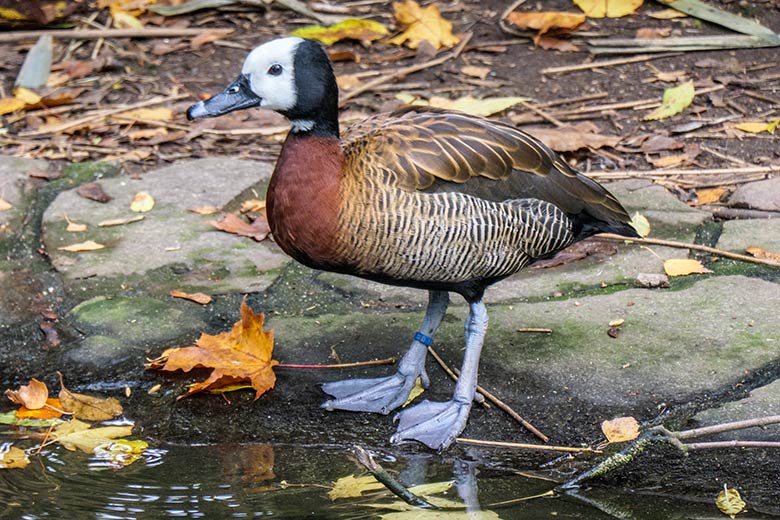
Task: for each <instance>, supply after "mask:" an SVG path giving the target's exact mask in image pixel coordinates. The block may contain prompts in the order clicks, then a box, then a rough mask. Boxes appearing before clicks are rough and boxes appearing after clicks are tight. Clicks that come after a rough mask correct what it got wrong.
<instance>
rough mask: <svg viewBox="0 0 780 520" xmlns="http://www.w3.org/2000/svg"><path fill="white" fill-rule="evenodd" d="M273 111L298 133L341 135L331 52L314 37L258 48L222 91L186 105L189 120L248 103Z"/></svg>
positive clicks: (235, 108)
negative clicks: (329, 53) (328, 53)
mask: <svg viewBox="0 0 780 520" xmlns="http://www.w3.org/2000/svg"><path fill="white" fill-rule="evenodd" d="M252 107H258V108H264V109H267V110H274V111H276V112H279V113H280V114H282V115H283V116H285V117H287V118H288V119H289V120H290V121H291V122H292V127H293V128H292V131H293V132H313V133H318V134H332V135H336V136H338V87H337V86H336V78H335V76H334V75H333V68H332V67H331V64H330V60H329V59H328V55H327V54H326V53H325V50H324V49H323V48H322V46H321V45H320V44H319V43H317V42H316V41H314V40H306V39H304V38H294V37H290V38H280V39H278V40H271V41H270V42H267V43H264V44H262V45H260V46H259V47H256V48H255V49H254V50H252V52H250V53H249V55H248V56H247V57H246V59H245V60H244V66H243V68H242V69H241V74H239V76H238V78H236V80H235V81H233V83H231V84H230V85H228V86H227V88H225V90H223V91H222V92H220V93H218V94H216V95H214V96H212V97H211V98H209V99H207V100H206V101H200V102H198V103H196V104H194V105H192V106H191V107H190V108H189V109H187V119H190V120H192V119H200V118H204V117H216V116H221V115H223V114H227V113H228V112H233V111H235V110H242V109H244V108H252Z"/></svg>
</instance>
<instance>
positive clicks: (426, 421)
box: [390, 299, 488, 450]
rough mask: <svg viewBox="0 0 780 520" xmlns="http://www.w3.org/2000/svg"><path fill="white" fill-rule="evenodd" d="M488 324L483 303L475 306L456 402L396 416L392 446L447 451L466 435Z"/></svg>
mask: <svg viewBox="0 0 780 520" xmlns="http://www.w3.org/2000/svg"><path fill="white" fill-rule="evenodd" d="M487 323H488V316H487V310H486V309H485V304H484V303H482V300H481V299H480V300H478V301H476V302H473V303H471V304H470V305H469V315H468V317H467V318H466V352H465V354H464V355H463V366H462V368H461V372H460V376H459V377H458V383H457V384H456V385H455V393H454V394H453V396H452V400H450V401H447V402H444V403H435V402H432V401H428V400H427V399H426V400H425V401H423V402H422V403H420V404H418V405H416V406H413V407H411V408H409V409H408V410H404V411H402V412H400V413H399V414H398V415H397V416H396V420H398V421H399V424H398V431H396V432H395V435H393V436H392V437H391V438H390V441H391V442H393V443H402V442H405V441H418V442H421V443H423V444H425V445H426V446H428V447H429V448H433V449H437V450H443V449H445V448H447V447H448V446H449V445H450V444H452V442H453V441H454V440H455V438H456V437H457V436H458V435H459V434H460V432H462V431H463V429H464V428H465V427H466V421H467V420H468V418H469V411H470V410H471V403H472V401H473V399H474V393H475V392H476V389H477V369H478V368H479V355H480V353H481V351H482V342H483V340H484V339H485V332H486V331H487Z"/></svg>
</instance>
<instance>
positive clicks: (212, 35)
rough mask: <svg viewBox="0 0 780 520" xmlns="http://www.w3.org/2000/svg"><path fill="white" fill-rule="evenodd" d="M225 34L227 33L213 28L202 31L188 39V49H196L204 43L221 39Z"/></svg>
mask: <svg viewBox="0 0 780 520" xmlns="http://www.w3.org/2000/svg"><path fill="white" fill-rule="evenodd" d="M227 36H228V33H226V32H225V31H223V30H222V29H213V30H210V31H205V32H202V33H200V34H199V35H197V36H195V37H193V38H192V39H191V40H190V49H192V50H194V51H196V50H198V49H200V48H201V47H203V46H204V45H206V44H207V43H211V42H215V41H218V40H221V39H223V38H226V37H227Z"/></svg>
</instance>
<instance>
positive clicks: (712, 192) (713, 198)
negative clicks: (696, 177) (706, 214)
mask: <svg viewBox="0 0 780 520" xmlns="http://www.w3.org/2000/svg"><path fill="white" fill-rule="evenodd" d="M726 193H728V190H727V189H726V188H724V187H723V186H719V187H717V188H700V189H698V190H696V204H694V205H695V206H701V205H702V204H713V203H715V202H720V199H722V198H723V196H724V195H725V194H726Z"/></svg>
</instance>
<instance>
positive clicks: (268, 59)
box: [241, 37, 303, 111]
mask: <svg viewBox="0 0 780 520" xmlns="http://www.w3.org/2000/svg"><path fill="white" fill-rule="evenodd" d="M302 41H303V39H302V38H294V37H291V38H281V39H279V40H272V41H270V42H268V43H264V44H263V45H260V46H258V47H255V48H254V49H253V50H252V52H250V53H249V56H247V57H246V59H245V60H244V67H243V68H242V69H241V73H242V74H248V75H249V82H250V85H251V86H252V91H253V92H254V93H255V94H257V95H258V96H259V97H260V98H261V99H262V102H261V103H260V107H262V108H266V109H268V110H277V111H284V110H289V109H291V108H292V107H294V106H295V104H296V102H297V98H298V92H297V91H296V90H295V68H294V66H293V62H294V60H295V49H296V48H297V47H298V45H299V44H300V43H301V42H302ZM279 67H281V71H279Z"/></svg>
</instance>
